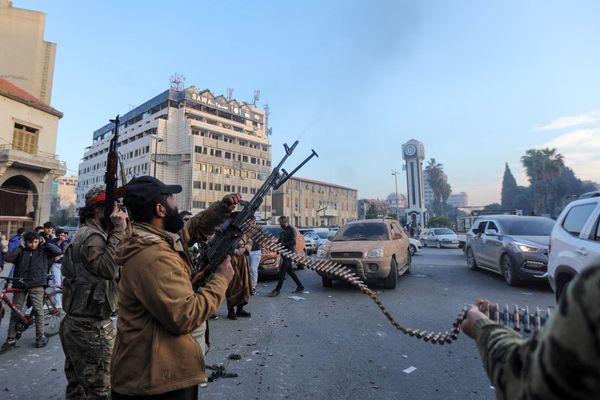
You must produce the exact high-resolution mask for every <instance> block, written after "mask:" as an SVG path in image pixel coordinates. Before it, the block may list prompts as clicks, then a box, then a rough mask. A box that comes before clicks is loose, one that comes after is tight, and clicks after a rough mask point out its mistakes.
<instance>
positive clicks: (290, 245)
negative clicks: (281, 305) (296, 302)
mask: <svg viewBox="0 0 600 400" xmlns="http://www.w3.org/2000/svg"><path fill="white" fill-rule="evenodd" d="M278 221H279V226H281V233H280V234H279V241H278V242H279V243H280V244H281V245H283V247H284V248H285V249H286V250H288V251H291V252H293V253H295V252H296V230H295V229H294V228H293V227H292V226H291V225H290V224H289V220H288V217H285V216H281V217H279V219H278ZM286 273H287V274H288V275H289V276H291V277H292V279H293V280H294V282H295V283H296V290H294V291H293V292H292V293H302V292H303V291H304V285H302V282H300V279H298V276H297V275H296V273H295V272H294V270H293V269H292V261H291V260H290V259H289V258H287V257H283V260H282V262H281V266H280V267H279V282H277V286H276V287H275V289H273V291H272V292H271V293H269V296H270V297H276V296H279V292H280V291H281V287H282V286H283V281H284V280H285V274H286Z"/></svg>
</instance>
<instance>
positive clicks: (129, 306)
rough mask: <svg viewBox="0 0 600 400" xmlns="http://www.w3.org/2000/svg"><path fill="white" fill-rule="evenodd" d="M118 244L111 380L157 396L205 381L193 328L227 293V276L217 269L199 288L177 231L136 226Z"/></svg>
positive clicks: (131, 391)
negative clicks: (118, 275)
mask: <svg viewBox="0 0 600 400" xmlns="http://www.w3.org/2000/svg"><path fill="white" fill-rule="evenodd" d="M133 228H134V229H133V234H132V236H131V237H130V238H127V239H126V240H124V241H123V243H122V244H121V245H120V246H119V248H118V250H117V258H116V261H117V263H119V264H121V265H122V270H121V280H120V282H119V321H118V325H117V338H116V342H115V347H114V351H113V356H112V366H111V375H112V376H111V383H112V388H113V390H114V391H115V392H117V393H120V394H125V395H156V394H161V393H165V392H170V391H173V390H178V389H183V388H187V387H190V386H194V385H198V384H200V383H202V382H204V381H205V374H204V357H203V354H202V350H201V348H200V345H199V344H198V342H196V340H194V338H193V337H192V336H191V335H190V333H191V332H192V331H193V330H194V329H196V328H197V327H198V326H200V325H201V324H202V323H203V322H204V321H206V320H207V319H208V318H209V316H210V315H212V314H213V313H214V312H215V311H216V310H217V308H218V307H219V306H220V304H221V303H222V302H223V299H224V297H225V290H226V289H227V280H226V279H225V278H224V277H222V276H221V275H218V274H214V275H213V276H212V277H211V278H210V279H209V280H208V282H207V284H206V286H205V287H203V288H202V290H201V291H200V292H199V293H194V291H193V289H192V285H191V282H190V279H191V266H190V260H189V258H188V256H187V254H186V252H185V251H184V248H183V246H182V243H181V240H180V238H179V236H178V235H173V234H171V233H168V232H165V231H161V230H158V229H156V228H154V227H153V226H151V225H149V224H138V223H135V224H134V225H133Z"/></svg>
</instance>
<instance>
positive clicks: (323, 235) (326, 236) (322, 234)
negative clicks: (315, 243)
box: [317, 232, 329, 239]
mask: <svg viewBox="0 0 600 400" xmlns="http://www.w3.org/2000/svg"><path fill="white" fill-rule="evenodd" d="M317 235H319V238H321V239H329V232H317Z"/></svg>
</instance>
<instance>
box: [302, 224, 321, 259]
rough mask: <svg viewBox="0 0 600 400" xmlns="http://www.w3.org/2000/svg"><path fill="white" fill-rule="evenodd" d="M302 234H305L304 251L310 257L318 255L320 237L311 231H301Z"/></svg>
mask: <svg viewBox="0 0 600 400" xmlns="http://www.w3.org/2000/svg"><path fill="white" fill-rule="evenodd" d="M300 233H304V235H303V236H304V250H306V254H309V255H310V254H314V253H316V252H317V249H318V248H319V246H318V243H319V235H317V233H316V232H314V231H311V230H305V232H302V231H300Z"/></svg>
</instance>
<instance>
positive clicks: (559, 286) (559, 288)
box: [554, 276, 573, 304]
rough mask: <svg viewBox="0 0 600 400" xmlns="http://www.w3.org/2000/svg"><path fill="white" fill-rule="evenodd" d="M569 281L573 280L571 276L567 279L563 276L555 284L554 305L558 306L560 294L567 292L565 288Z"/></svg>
mask: <svg viewBox="0 0 600 400" xmlns="http://www.w3.org/2000/svg"><path fill="white" fill-rule="evenodd" d="M571 279H573V277H572V276H571V277H568V278H565V277H564V276H563V277H561V279H560V280H559V281H557V282H556V293H554V297H555V299H556V304H558V301H559V300H560V297H561V296H562V294H563V293H564V292H566V291H567V287H568V286H569V283H571Z"/></svg>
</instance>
